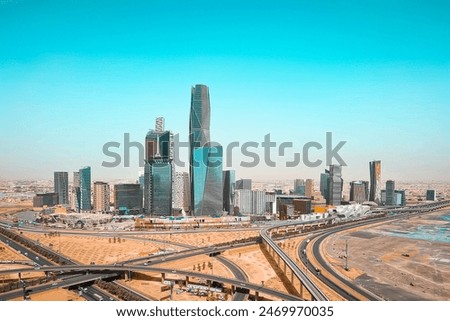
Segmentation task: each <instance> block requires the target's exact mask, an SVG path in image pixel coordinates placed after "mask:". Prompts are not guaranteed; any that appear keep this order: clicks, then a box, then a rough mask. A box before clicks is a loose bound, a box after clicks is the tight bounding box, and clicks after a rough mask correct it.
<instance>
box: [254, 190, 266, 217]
mask: <svg viewBox="0 0 450 321" xmlns="http://www.w3.org/2000/svg"><path fill="white" fill-rule="evenodd" d="M252 201H253V211H252V213H253V214H256V215H263V214H264V213H265V211H266V192H264V191H252Z"/></svg>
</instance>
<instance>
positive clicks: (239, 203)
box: [234, 189, 253, 215]
mask: <svg viewBox="0 0 450 321" xmlns="http://www.w3.org/2000/svg"><path fill="white" fill-rule="evenodd" d="M234 193H235V194H234V195H235V196H234V206H236V207H237V208H238V209H239V213H241V214H244V215H246V214H252V213H253V195H252V191H251V190H249V189H236V190H235V192H234Z"/></svg>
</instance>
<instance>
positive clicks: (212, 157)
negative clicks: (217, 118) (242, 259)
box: [189, 85, 223, 216]
mask: <svg viewBox="0 0 450 321" xmlns="http://www.w3.org/2000/svg"><path fill="white" fill-rule="evenodd" d="M209 125H210V102H209V90H208V87H207V86H205V85H195V87H192V90H191V110H190V117H189V149H190V155H189V165H190V166H189V171H190V172H189V174H190V175H189V177H190V185H191V213H192V214H193V215H195V216H203V215H208V216H217V215H222V210H223V209H222V206H223V190H222V188H223V185H222V179H223V177H222V158H223V151H222V146H219V145H217V146H214V145H212V144H211V142H210V132H209V131H210V128H209Z"/></svg>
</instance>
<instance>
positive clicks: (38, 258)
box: [0, 234, 110, 300]
mask: <svg viewBox="0 0 450 321" xmlns="http://www.w3.org/2000/svg"><path fill="white" fill-rule="evenodd" d="M0 241H1V242H3V243H5V245H6V246H9V247H10V248H11V249H14V250H16V251H18V252H19V251H20V253H21V254H23V255H25V254H26V255H25V256H27V257H28V258H30V260H31V261H33V262H34V263H35V265H37V266H44V265H47V266H54V265H55V264H54V263H53V262H52V261H50V260H48V259H47V258H45V257H44V256H42V255H40V254H37V253H35V252H34V251H32V250H30V249H28V248H26V247H24V246H23V245H22V244H20V243H18V242H15V241H13V240H11V239H9V238H7V237H6V236H4V235H2V234H0ZM58 255H59V254H58ZM64 260H67V258H64ZM70 263H73V262H72V261H70ZM33 269H34V271H35V272H36V271H37V270H36V269H37V267H35V268H33ZM39 269H40V267H39ZM63 277H64V276H63ZM97 279H99V278H98V277H97ZM42 286H43V287H46V288H47V289H50V288H51V286H50V285H49V284H46V285H42ZM87 288H88V290H89V292H92V293H97V295H100V296H102V298H103V299H104V300H109V298H110V295H108V294H107V293H105V292H103V291H100V290H98V289H95V288H94V287H92V286H88V287H87ZM21 291H22V290H21ZM82 296H83V297H84V298H85V299H87V300H89V299H90V297H89V295H87V294H86V293H82Z"/></svg>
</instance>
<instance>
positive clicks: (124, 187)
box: [114, 184, 142, 211]
mask: <svg viewBox="0 0 450 321" xmlns="http://www.w3.org/2000/svg"><path fill="white" fill-rule="evenodd" d="M114 206H115V208H116V209H118V210H121V209H125V210H138V211H141V210H142V190H141V186H140V185H139V184H116V185H114Z"/></svg>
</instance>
